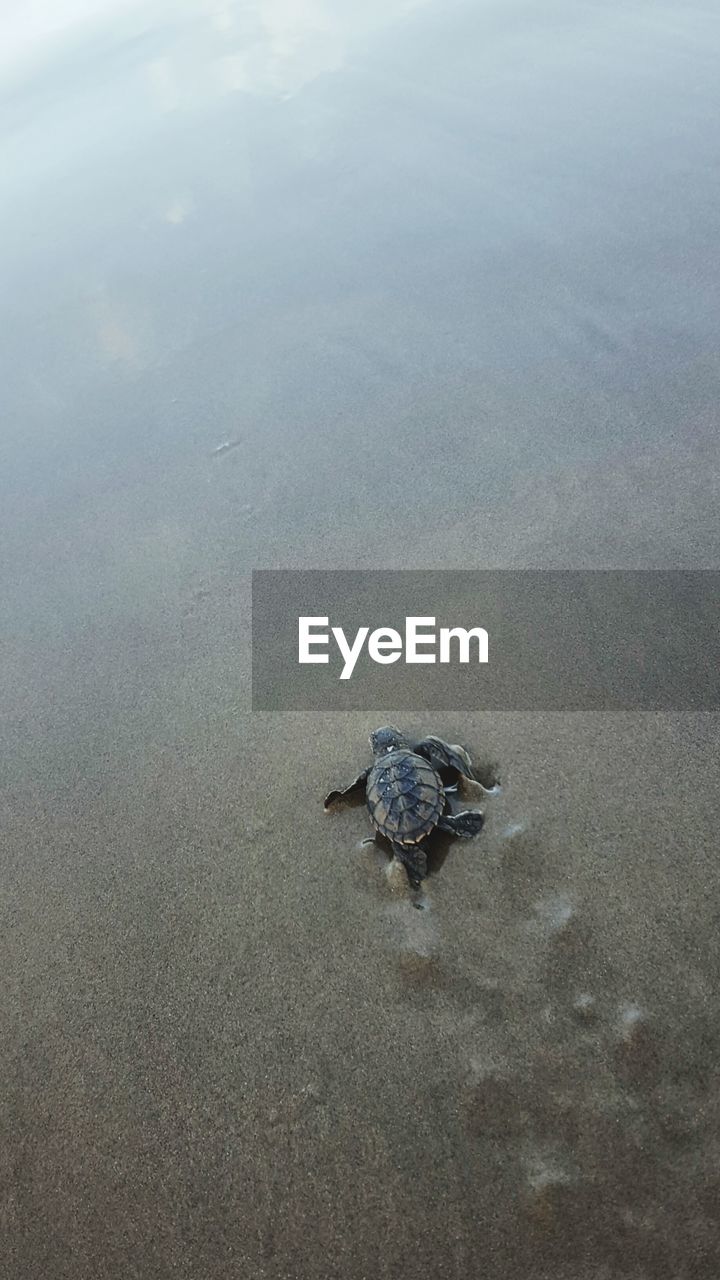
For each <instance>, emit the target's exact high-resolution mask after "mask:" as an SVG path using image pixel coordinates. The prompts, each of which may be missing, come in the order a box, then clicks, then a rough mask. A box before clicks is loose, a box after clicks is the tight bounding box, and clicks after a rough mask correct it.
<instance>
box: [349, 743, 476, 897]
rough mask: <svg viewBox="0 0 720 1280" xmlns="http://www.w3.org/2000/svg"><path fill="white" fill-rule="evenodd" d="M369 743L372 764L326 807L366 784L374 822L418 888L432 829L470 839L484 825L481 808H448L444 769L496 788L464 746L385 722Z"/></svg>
mask: <svg viewBox="0 0 720 1280" xmlns="http://www.w3.org/2000/svg"><path fill="white" fill-rule="evenodd" d="M370 746H371V747H372V751H373V755H374V757H375V759H374V762H373V764H371V765H369V766H368V768H367V769H363V771H362V773H359V774H358V776H357V778H355V779H354V781H353V782H351V783H350V785H349V786H348V787H345V788H343V790H341V791H331V792H330V794H329V796H327V798H326V800H325V808H326V809H328V808H329V807H330V805H331V804H334V803H335V801H336V800H340V799H341V798H345V797H346V796H350V795H351V794H352V793H353V792H355V791H359V790H360V789H361V788H362V787H364V788H365V794H366V797H367V806H368V810H369V812H370V820H371V822H372V823H373V826H374V827H376V828H377V830H378V831H379V832H380V834H381V835H383V836H385V837H386V838H387V839H388V840H389V841H390V844H391V846H392V850H393V853H394V854H395V856H396V858H398V859H399V860H400V862H402V863H403V865H404V867H405V869H406V871H407V873H408V879H409V880H410V883H411V884H412V885H413V886H414V887H417V885H418V884H419V883H420V881H421V880H424V879H425V876H426V875H427V851H426V847H425V846H426V841H427V838H428V836H429V835H430V834H431V832H433V831H434V830H435V829H436V828H438V829H439V830H440V831H448V832H450V833H451V834H452V835H455V836H466V837H472V836H476V835H477V834H478V833H479V831H480V829H481V827H482V825H483V815H482V813H480V812H479V811H478V810H474V809H467V810H465V811H464V812H463V813H455V814H452V813H450V812H449V811H448V800H447V792H448V790H452V789H454V788H451V787H449V786H448V785H446V784H445V783H443V780H442V778H441V776H440V771H441V770H443V771H444V772H445V773H446V774H447V772H448V771H451V773H452V776H453V778H456V777H464V778H471V779H472V780H473V782H474V783H475V784H476V785H477V786H480V787H481V789H482V790H483V791H485V793H486V794H487V795H492V794H493V791H488V789H487V787H483V786H482V784H481V783H480V782H478V779H477V778H476V777H475V775H474V773H473V766H472V762H471V760H470V757H469V755H468V753H467V751H466V750H465V749H464V747H458V746H450V744H449V743H447V742H443V740H442V738H434V737H429V738H422V739H421V740H420V741H419V742H412V741H411V740H410V739H409V738H406V737H405V735H404V734H403V733H401V732H400V730H399V729H394V728H393V727H392V726H391V725H386V726H385V727H384V728H382V729H376V730H375V732H374V733H371V734H370Z"/></svg>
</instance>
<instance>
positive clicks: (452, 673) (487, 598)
mask: <svg viewBox="0 0 720 1280" xmlns="http://www.w3.org/2000/svg"><path fill="white" fill-rule="evenodd" d="M719 603H720V573H717V572H714V571H711V570H699V571H660V570H649V571H634V570H633V571H624V570H623V571H621V570H612V571H605V570H595V571H575V570H563V571H556V570H522V571H518V570H458V571H453V572H442V571H428V572H424V571H419V570H408V571H404V570H403V571H394V570H393V571H368V572H363V571H346V570H330V571H326V570H311V571H295V570H274V569H273V570H259V571H256V572H254V573H253V586H252V609H253V618H252V643H253V653H252V700H253V709H254V710H256V711H350V710H373V711H374V710H380V709H381V708H382V707H386V708H388V709H392V710H413V711H429V710H440V709H445V708H448V709H456V708H463V707H467V708H472V709H473V710H478V711H481V710H490V711H492V710H497V711H533V710H542V711H593V710H596V711H603V710H631V709H638V710H662V711H702V710H712V709H714V708H717V707H718V706H720V682H719V680H718V671H719V666H720V663H719V660H720V641H719V638H718V623H719V621H720V612H719V609H718V605H719ZM413 619H416V620H417V619H423V620H424V621H422V622H417V621H415V622H413V621H412V620H413ZM301 620H305V621H301ZM308 620H311V621H308ZM324 620H326V621H324ZM463 631H464V632H467V635H466V636H464V635H463ZM450 632H454V633H455V634H449V633H450ZM378 633H379V634H378ZM393 633H394V634H393ZM343 651H344V653H345V656H343ZM301 657H303V658H305V659H308V660H306V661H301V660H300V659H301ZM323 658H324V659H326V660H325V661H322V659H323ZM413 658H415V661H413V660H412V659H413ZM310 659H312V660H310ZM421 659H425V660H421ZM427 659H434V660H427ZM461 659H464V660H461ZM481 659H482V660H481Z"/></svg>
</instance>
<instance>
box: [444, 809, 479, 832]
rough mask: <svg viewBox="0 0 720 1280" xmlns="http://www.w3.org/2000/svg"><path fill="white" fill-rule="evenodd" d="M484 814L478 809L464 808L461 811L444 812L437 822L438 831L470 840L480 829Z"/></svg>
mask: <svg viewBox="0 0 720 1280" xmlns="http://www.w3.org/2000/svg"><path fill="white" fill-rule="evenodd" d="M484 821H485V818H484V816H483V815H482V813H480V811H479V810H478V809H465V810H464V811H463V812H462V813H445V814H443V816H442V818H441V819H440V821H439V822H438V828H439V830H440V831H447V832H449V834H450V835H453V836H463V837H464V838H465V839H466V840H472V838H473V836H477V835H479V834H480V832H481V831H482V827H483V823H484Z"/></svg>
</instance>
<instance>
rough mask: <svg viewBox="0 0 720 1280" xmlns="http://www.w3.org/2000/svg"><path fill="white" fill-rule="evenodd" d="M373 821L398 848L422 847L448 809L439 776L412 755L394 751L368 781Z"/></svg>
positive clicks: (368, 795)
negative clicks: (404, 846)
mask: <svg viewBox="0 0 720 1280" xmlns="http://www.w3.org/2000/svg"><path fill="white" fill-rule="evenodd" d="M367 805H368V809H369V810H370V817H371V819H372V821H373V823H374V825H375V826H376V827H377V829H378V831H379V832H380V834H381V835H384V836H387V838H388V840H392V841H393V843H395V844H419V843H420V841H421V840H424V839H425V837H426V836H428V835H429V834H430V832H431V831H432V829H433V827H435V826H436V825H437V822H438V819H439V817H440V815H441V814H442V812H443V809H444V807H445V792H444V790H443V784H442V782H441V780H440V776H439V774H437V773H436V772H435V770H434V769H433V767H432V765H431V764H429V763H428V761H427V760H423V758H422V756H416V755H414V754H413V752H412V751H405V750H400V751H391V752H389V753H388V754H387V755H386V756H382V757H381V759H380V760H378V761H377V764H375V765H373V768H372V769H371V770H370V774H369V777H368V780H367Z"/></svg>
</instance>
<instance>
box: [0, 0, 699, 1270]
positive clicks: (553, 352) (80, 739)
mask: <svg viewBox="0 0 720 1280" xmlns="http://www.w3.org/2000/svg"><path fill="white" fill-rule="evenodd" d="M228 12H229V13H230V14H231V16H233V15H234V17H233V21H235V22H237V14H236V12H235V10H234V8H233V7H232V6H230V9H229V10H228ZM258 13H260V10H258ZM147 14H149V15H150V16H147V15H146V16H145V17H144V18H143V20H142V22H141V23H139V25H138V22H137V18H133V19H132V20H131V19H130V18H127V17H126V18H123V19H122V21H121V20H120V18H119V17H118V19H117V23H118V25H117V27H115V26H113V25H112V24H109V25H108V27H107V28H106V29H104V30H98V31H96V32H95V34H94V36H93V39H92V40H89V43H86V44H85V45H80V46H79V52H78V46H76V45H72V47H71V48H69V49H68V50H65V51H64V52H63V55H62V57H60V55H59V54H58V55H57V58H56V61H55V62H52V63H48V64H46V65H44V66H41V67H40V68H39V69H38V67H36V68H35V69H34V71H33V70H32V68H31V69H30V70H28V71H26V72H25V73H24V76H25V78H24V79H22V80H21V78H20V77H19V73H18V81H17V83H16V84H15V86H14V88H13V90H12V92H8V97H7V101H6V105H7V106H9V107H10V116H9V122H8V124H7V125H6V126H5V129H4V132H3V134H2V138H3V144H4V146H5V149H6V158H7V159H8V164H9V170H8V171H9V174H10V178H11V181H12V184H13V192H14V196H15V199H14V202H13V205H12V207H11V208H10V209H5V210H4V211H3V214H2V228H1V229H2V231H3V238H2V243H3V244H4V245H5V246H6V253H7V259H8V281H9V288H8V290H7V292H6V293H5V295H4V297H5V301H4V302H3V303H2V318H3V328H4V331H5V334H6V341H5V343H4V349H3V353H2V356H0V371H1V372H2V380H3V385H4V388H5V389H6V391H7V410H6V421H5V422H4V424H3V427H2V429H1V434H0V447H1V448H2V452H3V466H2V469H1V470H0V548H1V551H2V586H3V614H2V618H0V654H1V655H2V656H1V664H0V698H1V701H2V719H1V721H0V749H1V751H2V777H1V780H0V879H1V884H2V893H1V894H0V940H1V946H2V965H1V968H2V973H3V982H2V994H1V996H0V1102H1V1107H0V1115H1V1116H2V1125H3V1141H2V1143H0V1181H1V1183H2V1201H1V1207H0V1215H1V1216H0V1224H1V1226H2V1238H3V1244H2V1262H1V1263H0V1273H2V1274H3V1275H5V1274H6V1275H7V1276H8V1277H12V1278H13V1280H15V1277H23V1278H24V1277H31V1276H32V1277H34V1276H43V1277H48V1278H49V1280H55V1277H65V1276H68V1277H69V1276H72V1277H73V1278H74V1280H85V1277H87V1278H88V1280H90V1278H91V1277H92V1280H100V1278H102V1277H108V1278H112V1280H115V1278H116V1277H118V1278H119V1277H123V1278H124V1277H126V1276H142V1277H143V1280H145V1278H146V1277H156V1276H157V1277H166V1276H167V1277H169V1276H171V1275H172V1276H174V1277H185V1276H187V1277H188V1278H189V1277H193V1280H196V1278H197V1277H199V1276H205V1275H208V1276H210V1275H212V1276H226V1275H227V1276H235V1275H237V1276H243V1277H252V1278H253V1280H255V1277H257V1278H258V1280H259V1278H260V1277H263V1278H267V1280H280V1277H293V1280H294V1278H295V1277H313V1280H314V1278H315V1277H318V1280H325V1278H326V1277H328V1278H329V1277H343V1278H347V1280H361V1278H362V1277H368V1276H379V1277H387V1278H388V1280H390V1278H391V1277H392V1280H398V1278H402V1280H416V1278H418V1280H419V1278H420V1277H425V1276H439V1277H458V1280H459V1278H460V1277H465V1276H472V1275H480V1274H482V1275H484V1276H487V1277H490V1278H492V1280H494V1278H495V1277H497V1278H498V1280H501V1278H502V1280H507V1278H508V1277H511V1278H512V1280H514V1278H515V1277H517V1278H518V1280H545V1278H547V1280H550V1278H551V1277H552V1280H607V1278H608V1277H610V1276H613V1277H614V1276H618V1275H619V1276H624V1277H628V1278H629V1280H665V1278H667V1280H690V1277H692V1278H693V1280H695V1278H696V1277H700V1278H702V1280H705V1278H707V1280H711V1278H712V1280H714V1277H716V1276H717V1275H718V1273H719V1272H720V1233H719V1232H718V1227H717V1203H718V1200H719V1199H720V1175H719V1174H718V1159H717V1157H718V1138H719V1136H720V1127H719V1125H718V1120H719V1119H720V1117H719V1116H718V1109H719V1107H720V1103H719V1101H718V1099H720V1080H719V1079H718V1070H719V1069H718V1062H719V1061H720V1052H719V1051H720V1043H719V1038H720V1022H719V1021H718V1001H717V989H718V979H719V977H720V973H719V964H718V960H719V957H718V941H717V936H718V929H717V924H718V888H719V885H718V879H719V877H718V865H717V849H718V838H717V825H718V813H719V810H720V803H719V802H720V797H719V795H718V778H717V758H718V736H719V726H718V717H717V716H714V715H711V714H709V713H707V714H701V713H698V714H696V715H682V716H681V715H674V716H668V715H647V714H637V713H636V714H630V713H627V714H607V715H592V716H587V715H576V714H573V715H534V716H521V715H492V716H483V715H481V714H479V713H477V712H475V711H473V710H470V709H469V710H468V712H467V713H462V714H461V713H455V714H453V715H448V716H445V717H443V716H438V717H436V718H435V719H434V720H433V722H432V723H425V722H422V723H420V722H419V721H418V722H415V723H413V722H412V721H411V722H408V719H407V718H406V717H403V721H402V723H403V726H404V727H407V728H408V729H409V730H412V731H414V730H417V731H435V732H438V733H440V734H444V735H445V736H447V737H449V738H450V739H451V740H452V741H458V740H461V741H463V742H464V743H466V744H467V745H468V747H469V748H470V749H471V751H472V753H473V755H475V756H476V757H477V758H478V759H479V760H480V761H481V762H484V763H489V762H497V765H498V769H499V773H500V778H501V781H502V792H501V795H500V796H499V797H497V798H494V799H492V800H488V801H487V802H485V804H484V807H485V810H486V814H487V824H486V828H485V830H484V831H483V833H482V835H481V836H480V838H479V839H478V840H477V841H473V842H468V843H459V842H458V843H455V844H453V845H451V846H450V847H445V848H444V849H443V850H442V851H441V853H440V854H439V855H438V857H437V858H436V859H435V860H434V862H433V865H432V868H431V872H432V873H431V875H430V877H429V879H428V881H427V883H426V887H425V903H424V905H425V909H424V910H421V911H419V910H416V909H415V907H414V906H413V903H412V901H411V899H410V896H409V895H408V893H407V892H406V891H405V889H404V886H403V883H402V881H401V880H400V881H399V880H398V879H397V877H393V876H392V875H388V862H387V857H386V854H385V852H384V850H382V849H381V848H379V847H378V846H375V845H368V844H363V843H362V842H363V840H364V839H366V837H367V836H368V835H369V828H368V824H367V819H366V817H365V814H364V811H363V809H362V808H361V807H360V808H358V807H345V808H342V809H340V810H338V811H337V812H335V813H332V814H325V813H324V812H323V809H322V797H323V795H324V794H325V792H326V791H327V790H328V789H329V788H330V787H332V786H334V785H337V784H338V783H342V782H343V781H345V780H346V779H349V778H350V777H352V776H353V774H354V773H355V772H356V770H357V769H358V768H359V767H361V766H362V765H363V764H364V763H365V762H366V759H367V751H366V739H367V734H368V732H369V730H370V729H371V728H373V727H374V726H375V725H376V724H378V723H380V722H383V721H387V720H392V719H393V718H396V717H394V715H393V709H392V708H391V707H381V708H378V709H377V711H376V712H375V713H373V714H369V713H368V714H353V715H347V716H346V715H329V714H328V715H325V716H316V715H300V714H292V715H290V714H288V715H251V714H250V712H249V657H250V655H249V616H248V610H249V572H250V569H251V568H253V567H273V566H275V565H278V566H279V565H282V566H284V567H293V566H296V567H303V566H310V567H323V566H327V567H356V566H362V565H365V564H368V565H373V566H377V567H429V568H444V567H452V568H455V567H462V566H464V565H473V566H478V567H486V566H488V567H489V566H498V567H515V566H521V565H522V566H534V567H543V566H545V567H558V566H568V567H628V568H633V567H636V568H641V567H642V568H649V567H664V568H669V567H718V564H719V563H720V547H719V546H718V523H717V499H718V484H717V453H716V451H717V425H718V424H717V404H718V402H719V398H718V392H720V386H719V385H718V384H719V382H720V378H719V377H718V365H717V350H718V339H719V338H720V322H719V321H718V313H717V310H716V307H715V300H716V290H717V283H718V280H717V274H718V270H717V263H716V256H711V254H710V246H713V247H714V242H715V228H714V209H715V208H716V207H717V206H716V197H717V195H718V190H717V188H718V178H717V172H718V171H717V168H716V165H715V161H716V156H715V155H714V152H715V150H716V142H715V140H714V138H713V137H712V136H711V133H712V131H711V130H710V129H709V128H708V126H707V121H708V119H709V118H710V117H711V116H712V114H713V112H714V111H715V109H716V107H717V98H718V92H717V86H716V84H715V76H714V67H713V59H712V57H711V53H712V52H713V51H714V52H717V49H718V45H719V44H720V36H719V35H718V31H717V24H716V21H715V19H714V17H713V15H712V14H711V13H710V11H709V10H707V9H704V8H703V7H702V6H700V5H698V6H682V7H680V6H667V7H664V8H661V9H657V8H655V7H652V8H651V7H650V6H645V5H642V4H638V5H633V6H630V7H629V8H627V7H623V8H621V7H620V6H617V7H615V6H595V5H583V6H580V7H579V8H578V7H575V6H573V7H572V8H571V7H570V6H567V5H565V4H556V5H553V6H551V7H549V9H548V11H547V13H546V14H545V16H544V17H543V19H542V20H541V19H539V18H538V17H537V15H536V14H535V16H534V17H533V16H532V15H530V14H529V13H528V11H527V9H526V7H524V6H520V5H517V6H511V7H510V9H509V10H503V11H501V10H499V9H498V8H496V7H492V6H489V7H487V8H485V7H481V8H480V9H473V10H470V9H469V8H466V7H463V6H459V7H458V8H456V9H455V8H454V9H453V10H452V11H451V12H449V11H446V10H445V9H443V10H441V9H440V7H439V6H437V7H436V6H434V5H428V6H421V7H418V8H417V10H414V11H412V12H409V13H407V14H406V15H405V16H404V17H403V16H401V15H400V14H399V13H398V14H393V15H390V16H389V17H388V16H383V17H382V18H380V17H379V16H378V17H377V18H376V17H375V16H373V17H372V19H368V20H367V29H365V27H363V28H362V29H360V28H359V27H357V26H353V22H352V21H351V20H350V19H349V18H348V19H347V23H345V24H344V23H343V22H340V21H339V19H338V20H337V28H336V29H335V28H333V27H332V24H331V23H330V20H329V19H328V28H327V29H326V32H325V36H324V37H321V36H319V35H318V32H317V30H315V31H314V32H312V31H311V32H309V33H306V39H305V41H303V40H302V39H299V38H298V32H297V31H295V32H294V37H295V39H294V42H293V41H292V40H288V39H286V40H285V42H284V43H283V41H281V40H280V39H279V38H278V39H276V40H275V42H274V43H273V41H272V40H271V39H270V34H272V33H270V34H268V28H267V25H266V26H265V27H263V24H262V22H260V19H259V18H258V20H257V30H256V29H255V27H253V29H252V39H250V36H249V35H248V33H247V29H243V30H244V34H243V33H242V32H239V29H238V27H237V25H236V26H232V24H231V26H230V28H229V30H230V35H228V34H227V30H228V28H227V27H225V28H223V27H222V24H220V26H218V24H215V25H214V26H213V25H212V24H211V23H210V22H209V19H208V15H207V13H206V12H205V10H203V11H202V12H201V11H200V9H199V8H198V10H197V11H196V10H195V8H194V7H193V6H190V7H189V8H188V14H189V15H190V16H189V17H188V18H187V21H186V22H184V23H181V22H179V21H177V20H173V21H170V20H169V19H168V18H167V14H164V16H163V12H161V10H160V9H159V8H158V9H157V10H148V11H147ZM123 24H125V25H123ZM223 30H225V32H226V34H224V35H223V34H222V32H223ZM328 30H329V31H330V34H331V35H332V37H333V38H332V39H331V38H330V35H328ZM258 33H259V34H258ZM275 34H276V36H277V35H278V33H275ZM286 34H287V33H286ZM291 34H292V33H291ZM301 34H302V33H301ZM201 37H202V38H201ZM88 39H89V38H88ZM248 41H250V47H251V49H252V57H250V58H249V59H248V60H247V65H246V64H242V65H241V62H240V61H238V58H237V50H238V49H239V48H241V47H242V48H245V46H246V44H247V42H248ZM223 42H225V43H223ZM233 42H234V43H233ZM243 42H245V43H243ZM319 50H321V51H322V56H321V54H320V52H318V51H319ZM470 51H472V52H470ZM263 58H264V59H265V60H263ZM228 59H230V62H228V61H227V60H228ZM233 59H234V61H233ZM243 66H245V71H244V72H243ZM247 67H250V69H251V71H252V74H250V71H248V70H247ZM241 73H242V74H245V76H246V80H245V81H244V82H242V83H238V79H239V78H241ZM248 76H249V77H250V79H249V80H248V79H247V77H248ZM129 101H132V103H133V106H132V108H131V107H129V106H127V105H126V104H127V103H128V102H129ZM541 106H542V113H540V107H541ZM101 108H102V110H101ZM102 111H105V112H106V115H105V116H103V114H102ZM95 119H98V120H100V121H101V122H102V121H103V120H107V121H108V124H107V128H106V129H103V128H101V127H100V125H98V126H96V125H95V124H94V123H93V122H94V120H95ZM51 123H52V128H51ZM53 128H54V129H55V130H56V134H55V133H53V131H52V129H53ZM96 128H97V130H98V131H99V132H96ZM55 137H57V141H56V142H54V141H53V139H54V138H55ZM58 142H59V144H60V145H59V146H58ZM71 143H72V146H71ZM53 156H55V159H54V160H53V158H52V157H53ZM53 166H54V167H53ZM568 211H570V213H568ZM238 442H240V443H238ZM225 443H232V444H233V446H234V447H232V448H231V449H222V450H221V448H220V447H221V446H222V445H223V444H225Z"/></svg>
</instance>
